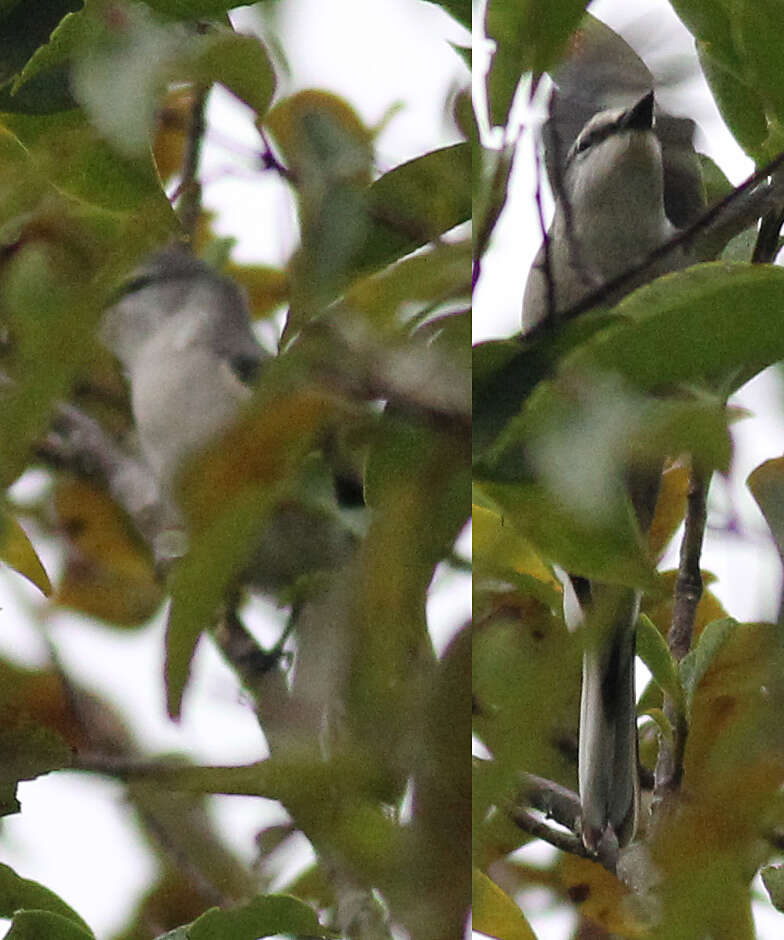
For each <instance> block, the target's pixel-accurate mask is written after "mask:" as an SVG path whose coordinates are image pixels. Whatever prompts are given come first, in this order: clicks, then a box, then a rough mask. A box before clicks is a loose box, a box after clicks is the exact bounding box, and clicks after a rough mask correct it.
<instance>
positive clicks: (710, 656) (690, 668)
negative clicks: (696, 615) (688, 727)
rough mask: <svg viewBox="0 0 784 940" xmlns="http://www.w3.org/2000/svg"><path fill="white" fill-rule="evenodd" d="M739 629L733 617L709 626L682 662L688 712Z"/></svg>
mask: <svg viewBox="0 0 784 940" xmlns="http://www.w3.org/2000/svg"><path fill="white" fill-rule="evenodd" d="M738 627H739V624H738V622H737V620H733V618H732V617H725V618H724V619H723V620H717V621H716V622H715V623H710V624H708V626H707V627H705V629H704V630H703V631H702V633H701V634H700V638H699V641H698V643H697V645H696V646H695V647H694V649H692V650H690V651H689V653H687V655H686V656H685V657H684V658H683V660H682V661H681V664H680V675H681V681H682V683H683V688H684V691H685V693H686V706H687V711H688V710H690V709H691V703H692V701H693V699H694V695H695V692H696V690H697V688H698V686H699V684H700V682H701V681H702V680H703V678H704V677H705V674H706V673H707V672H708V670H709V669H710V668H711V664H712V663H713V661H714V659H715V658H716V656H717V655H718V653H719V652H720V650H721V649H722V647H723V646H724V645H725V643H727V641H728V640H729V639H730V638H731V637H732V636H733V634H734V633H735V631H736V630H737V629H738Z"/></svg>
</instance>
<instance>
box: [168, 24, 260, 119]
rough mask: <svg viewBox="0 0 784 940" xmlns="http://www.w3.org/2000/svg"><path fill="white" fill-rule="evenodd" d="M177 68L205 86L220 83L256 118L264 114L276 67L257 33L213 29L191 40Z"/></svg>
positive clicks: (183, 75)
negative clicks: (250, 34)
mask: <svg viewBox="0 0 784 940" xmlns="http://www.w3.org/2000/svg"><path fill="white" fill-rule="evenodd" d="M178 71H179V72H180V73H181V75H182V77H187V78H188V79H190V80H191V81H195V82H200V83H202V84H205V85H206V84H209V83H211V82H220V84H221V85H223V86H225V87H226V88H227V89H228V90H229V91H230V92H231V93H232V94H233V95H236V96H237V98H239V99H240V101H243V102H244V103H245V104H246V105H248V107H249V108H252V109H253V110H254V111H255V112H256V114H257V116H258V117H263V116H264V114H265V113H266V111H267V109H268V108H269V106H270V102H271V101H272V97H273V95H274V94H275V85H276V78H275V70H274V69H273V67H272V63H271V61H270V58H269V55H268V53H267V50H266V49H265V47H264V44H263V43H262V42H261V40H260V39H259V38H258V37H257V36H248V35H242V34H240V33H234V32H232V31H230V30H223V29H215V30H213V31H211V32H209V33H207V35H205V36H201V37H198V38H197V39H196V40H195V41H193V43H192V51H190V53H189V58H188V59H186V62H185V63H184V65H182V66H179V67H178Z"/></svg>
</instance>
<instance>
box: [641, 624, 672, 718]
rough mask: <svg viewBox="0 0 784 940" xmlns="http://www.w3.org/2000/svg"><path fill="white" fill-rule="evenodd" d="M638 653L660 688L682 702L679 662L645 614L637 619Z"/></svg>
mask: <svg viewBox="0 0 784 940" xmlns="http://www.w3.org/2000/svg"><path fill="white" fill-rule="evenodd" d="M637 655H638V656H639V657H640V659H641V660H642V661H643V662H644V663H645V665H646V666H647V667H648V669H649V670H650V673H651V675H652V676H653V678H654V679H655V680H656V682H657V683H658V684H659V686H660V688H661V689H662V690H663V691H664V692H665V693H666V694H667V695H669V696H670V697H671V698H673V699H674V700H675V702H676V703H678V704H681V703H682V702H683V688H682V687H681V680H680V677H679V675H678V667H677V664H676V662H675V660H674V659H673V656H672V653H671V652H670V650H669V648H668V646H667V643H666V641H665V639H664V637H663V636H662V635H661V633H659V631H658V630H657V629H656V627H655V626H654V624H653V623H652V622H651V620H650V619H649V618H648V617H646V616H645V614H640V617H639V619H638V621H637ZM657 720H658V719H657Z"/></svg>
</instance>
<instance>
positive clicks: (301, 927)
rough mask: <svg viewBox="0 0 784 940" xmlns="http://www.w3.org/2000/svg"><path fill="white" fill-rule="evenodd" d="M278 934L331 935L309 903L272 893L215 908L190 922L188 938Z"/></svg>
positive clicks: (249, 939)
mask: <svg viewBox="0 0 784 940" xmlns="http://www.w3.org/2000/svg"><path fill="white" fill-rule="evenodd" d="M279 933H285V934H295V935H301V936H308V937H327V936H329V932H328V931H326V930H325V929H324V928H323V927H322V926H321V925H320V924H319V921H318V917H317V916H316V913H315V911H313V909H312V908H310V907H308V905H307V904H304V903H303V902H302V901H299V900H297V898H293V897H290V896H288V895H285V894H278V895H274V894H272V895H266V896H264V897H258V898H254V900H252V901H251V902H250V903H249V904H245V905H243V906H242V907H237V908H234V909H232V910H228V911H222V910H219V909H218V908H217V907H215V908H212V909H211V910H209V911H207V912H206V913H204V914H202V916H201V917H199V918H198V919H197V920H195V921H194V922H193V923H192V924H191V925H190V928H189V929H188V940H227V938H229V937H231V940H257V938H260V937H270V936H273V935H274V934H279Z"/></svg>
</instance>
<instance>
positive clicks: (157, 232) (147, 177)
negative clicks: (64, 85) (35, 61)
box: [4, 110, 177, 245]
mask: <svg viewBox="0 0 784 940" xmlns="http://www.w3.org/2000/svg"><path fill="white" fill-rule="evenodd" d="M4 123H5V125H6V127H8V128H9V129H10V130H11V131H13V133H14V134H15V135H16V136H17V137H18V138H19V140H20V141H21V143H22V144H23V145H24V147H25V148H26V150H27V153H28V155H29V159H30V160H31V163H32V165H33V166H34V167H35V169H36V170H37V171H38V172H40V173H41V174H42V175H43V177H44V178H45V179H47V180H49V181H50V182H51V183H52V184H53V185H54V186H55V187H57V188H58V189H60V190H61V191H63V192H64V193H66V194H67V195H68V196H72V197H75V198H76V199H79V200H84V201H85V202H87V203H89V204H92V205H94V206H97V207H100V208H102V209H107V210H109V211H110V212H111V213H113V214H115V217H116V214H117V213H124V212H129V211H132V210H138V211H139V213H140V214H143V216H144V222H145V225H146V228H145V229H144V234H145V236H146V244H147V245H155V244H158V245H160V244H161V243H162V242H164V241H166V240H167V238H169V237H171V236H172V235H173V234H174V233H175V232H176V231H177V220H176V216H175V215H174V212H173V210H172V208H171V205H170V204H169V200H168V199H167V198H166V193H165V192H164V191H163V189H162V188H161V184H160V180H159V179H158V174H157V172H156V170H155V166H154V165H153V162H152V158H151V156H150V155H149V154H146V155H145V157H144V158H139V159H128V158H124V157H122V156H120V155H119V154H118V153H116V152H115V151H114V150H112V149H111V147H109V145H108V144H107V143H105V142H104V141H102V140H101V139H100V138H99V137H98V135H97V134H96V132H95V130H94V129H93V128H92V127H91V126H90V125H89V123H88V122H87V120H86V118H85V116H84V115H83V114H82V112H81V111H77V110H74V111H68V112H64V113H62V114H54V115H42V116H34V115H13V116H11V115H9V116H8V117H6V118H5V119H4ZM118 221H119V220H118ZM115 224H117V223H115ZM129 234H130V233H129ZM141 234H142V231H141V230H140V231H137V232H135V237H136V238H137V239H138V238H140V236H141Z"/></svg>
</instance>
